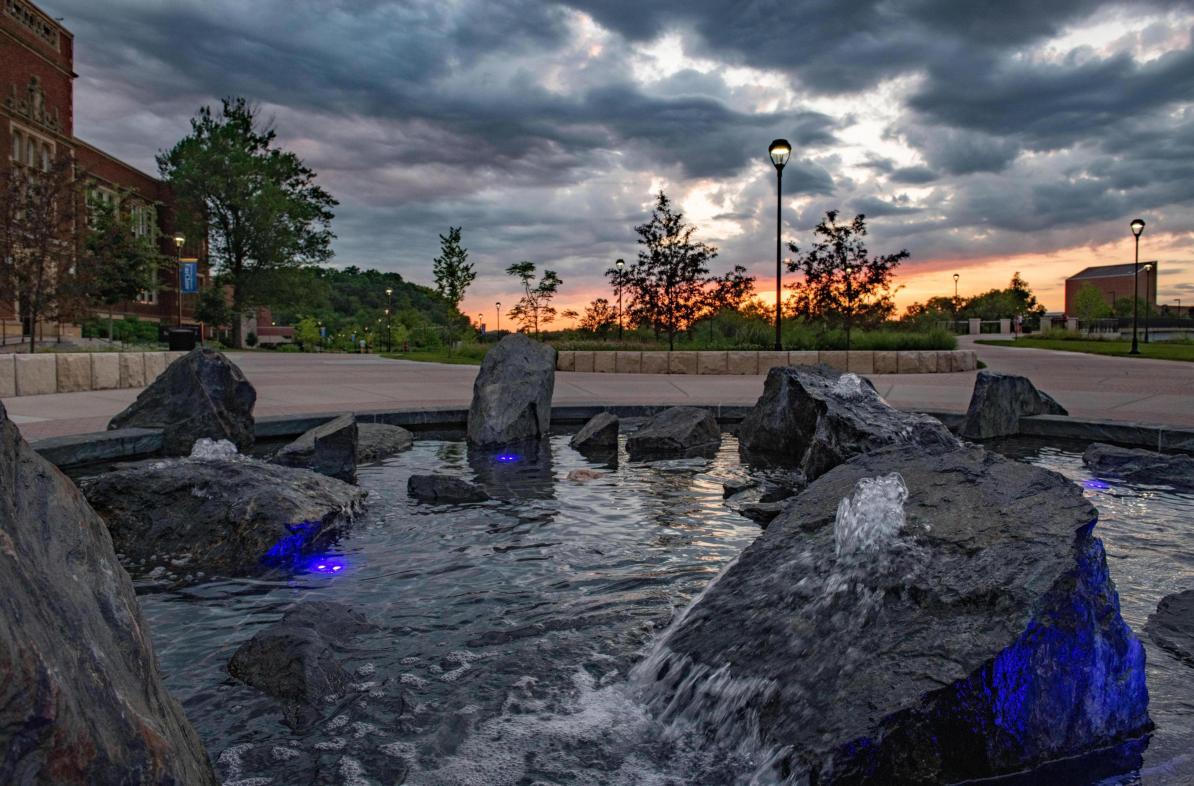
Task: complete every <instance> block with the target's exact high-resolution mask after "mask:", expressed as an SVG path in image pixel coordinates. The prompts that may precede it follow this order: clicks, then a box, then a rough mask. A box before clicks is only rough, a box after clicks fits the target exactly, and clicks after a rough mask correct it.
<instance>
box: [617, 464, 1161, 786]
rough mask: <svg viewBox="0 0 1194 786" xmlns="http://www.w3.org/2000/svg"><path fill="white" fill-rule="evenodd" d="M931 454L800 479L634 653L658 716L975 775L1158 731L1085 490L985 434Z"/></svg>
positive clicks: (795, 756)
mask: <svg viewBox="0 0 1194 786" xmlns="http://www.w3.org/2000/svg"><path fill="white" fill-rule="evenodd" d="M924 453H925V452H924V450H922V449H920V448H915V447H911V448H910V447H895V448H888V449H885V450H882V451H879V452H876V453H873V454H870V455H866V456H861V457H858V458H856V459H854V460H852V461H850V462H849V463H847V464H843V465H841V466H839V467H837V468H835V469H833V470H830V471H829V472H828V473H826V474H825V475H823V476H822V477H821V478H820V479H818V480H817V481H815V482H813V483H812V484H811V485H810V486H809V487H808V488H807V489H805V490H804V491H803V492H802V493H801V495H800V496H799V497H797V498H796V499H795V500H794V501H793V502H792V503H791V505H790V507H788V509H787V512H785V513H784V514H783V515H782V516H781V517H780V518H778V519H776V520H775V521H773V522H772V523H771V525H770V526H769V527H768V528H767V530H766V532H765V533H764V534H763V535H762V536H760V538H759V539H758V540H757V541H755V542H754V543H753V544H752V545H750V546H749V547H747V548H746V550H745V551H744V552H743V553H742V555H741V557H740V558H739V559H738V560H737V562H736V563H734V564H732V565H731V566H730V567H729V568H727V569H726V571H725V572H724V573H723V574H722V575H721V576H720V577H719V578H718V579H717V580H716V581H715V583H714V584H713V585H712V586H711V587H710V588H709V589H708V591H707V592H706V593H705V594H704V595H703V596H702V597H701V598H700V599H699V600H698V602H696V603H695V604H694V605H693V606H692V607H691V608H690V609H689V610H687V611H686V612H685V614H684V616H682V617H681V619H680V620H679V621H678V623H677V624H676V625H675V626H674V628H673V629H672V630H671V631H670V633H668V634H667V635H666V636H665V637H664V639H663V641H662V642H661V644H660V646H659V647H658V648H657V650H656V652H655V653H654V654H653V655H652V656H650V657H649V658H648V659H647V660H646V661H644V663H642V664H641V665H640V666H639V667H638V669H637V670H636V678H637V679H638V680H640V681H641V684H643V686H644V688H643V690H644V695H645V697H646V699H647V701H648V703H649V705H650V706H651V707H652V708H653V709H654V710H655V711H656V713H658V714H659V715H660V716H661V717H662V718H663V719H665V720H672V721H682V722H685V723H689V724H693V725H695V726H696V727H697V728H698V729H702V730H704V732H705V733H706V734H707V735H708V738H709V739H710V740H716V741H718V742H719V743H720V744H722V745H725V746H726V747H727V748H729V747H735V746H741V745H747V746H752V747H753V748H754V749H755V750H756V751H757V754H756V756H755V759H756V761H761V762H766V765H765V767H764V769H767V770H769V773H768V774H767V776H766V777H765V778H764V780H769V779H774V780H782V779H783V778H788V777H791V778H792V779H793V780H792V782H797V779H798V778H799V777H800V775H801V774H805V775H808V776H809V777H812V778H813V779H814V780H815V782H818V783H821V784H825V783H876V784H878V783H913V782H915V783H930V782H954V781H959V780H964V779H968V778H981V777H986V776H990V775H993V774H997V773H1006V772H1012V771H1016V770H1021V769H1024V768H1026V767H1031V766H1034V765H1036V764H1040V763H1042V762H1045V761H1049V760H1053V759H1058V758H1061V757H1064V756H1069V755H1074V754H1079V753H1082V752H1086V751H1091V750H1094V749H1096V748H1100V747H1103V746H1107V745H1110V744H1112V743H1115V742H1116V741H1119V740H1123V739H1126V738H1130V737H1133V736H1136V735H1138V734H1140V733H1142V732H1144V731H1146V730H1147V729H1148V728H1149V727H1150V721H1149V718H1148V694H1147V689H1146V687H1145V674H1144V650H1143V648H1142V646H1141V644H1140V642H1139V641H1138V640H1137V639H1136V638H1135V636H1134V635H1133V633H1132V631H1131V630H1130V629H1129V628H1128V626H1127V625H1126V623H1124V621H1123V620H1122V618H1121V617H1120V614H1119V601H1118V596H1117V595H1116V592H1115V587H1114V584H1113V583H1112V581H1111V578H1110V576H1109V574H1108V570H1107V564H1106V559H1105V556H1104V553H1103V547H1102V543H1101V542H1100V540H1099V539H1098V538H1095V537H1094V536H1093V535H1092V527H1093V522H1094V520H1095V517H1096V512H1095V510H1094V508H1093V507H1092V506H1091V505H1090V504H1089V503H1088V502H1087V501H1086V500H1085V499H1084V498H1083V495H1082V492H1081V490H1080V489H1079V488H1078V487H1077V486H1076V485H1074V484H1073V483H1070V482H1069V481H1067V480H1066V479H1065V478H1063V477H1062V476H1060V475H1058V474H1056V473H1053V472H1049V471H1047V470H1043V469H1039V468H1036V467H1031V466H1027V465H1024V464H1020V463H1017V462H1013V461H1009V460H1006V459H1003V458H1001V457H998V456H996V455H994V454H990V453H987V452H985V451H984V450H983V449H982V448H980V447H977V446H969V447H962V448H956V449H954V450H950V451H944V452H940V453H938V454H936V455H925V454H924ZM891 473H898V474H899V476H900V477H899V478H896V479H894V480H892V479H891V477H890V476H891ZM874 478H880V479H882V480H881V481H867V482H861V481H864V479H874ZM901 478H902V480H901ZM860 482H861V483H860ZM904 487H906V491H903V492H902V495H901V493H900V489H902V488H904ZM893 489H894V491H893ZM880 492H882V493H880ZM903 497H906V499H903ZM843 500H847V501H846V502H843ZM839 506H840V508H839ZM839 510H840V511H841V512H839Z"/></svg>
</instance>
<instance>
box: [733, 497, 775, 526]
mask: <svg viewBox="0 0 1194 786" xmlns="http://www.w3.org/2000/svg"><path fill="white" fill-rule="evenodd" d="M784 507H785V505H784V503H782V502H747V503H745V504H743V505H742V506H741V507H739V508H738V512H739V513H741V514H742V515H743V516H746V517H747V518H748V519H750V520H751V521H754V522H757V523H759V524H760V525H762V527H763V529H767V525H768V524H770V523H771V522H772V521H774V520H775V518H776V516H778V515H779V514H781V513H783V512H784Z"/></svg>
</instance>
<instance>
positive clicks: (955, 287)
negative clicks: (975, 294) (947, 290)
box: [953, 273, 961, 333]
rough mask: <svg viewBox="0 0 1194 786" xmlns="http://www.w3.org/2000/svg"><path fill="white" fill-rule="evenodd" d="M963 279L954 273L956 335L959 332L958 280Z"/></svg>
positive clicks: (954, 326)
mask: <svg viewBox="0 0 1194 786" xmlns="http://www.w3.org/2000/svg"><path fill="white" fill-rule="evenodd" d="M959 278H961V276H959V275H958V274H957V273H954V325H953V329H954V332H955V333H956V332H957V330H958V279H959Z"/></svg>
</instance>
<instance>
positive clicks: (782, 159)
mask: <svg viewBox="0 0 1194 786" xmlns="http://www.w3.org/2000/svg"><path fill="white" fill-rule="evenodd" d="M767 154H768V155H770V156H771V163H773V164H775V168H776V169H779V170H782V169H783V168H784V164H786V163H788V159H789V158H791V157H792V146H791V145H790V144H788V140H786V139H775V140H772V142H771V144H770V145H769V146H768V147H767Z"/></svg>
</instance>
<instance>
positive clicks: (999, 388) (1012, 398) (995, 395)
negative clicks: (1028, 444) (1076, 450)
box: [958, 369, 1069, 439]
mask: <svg viewBox="0 0 1194 786" xmlns="http://www.w3.org/2000/svg"><path fill="white" fill-rule="evenodd" d="M1068 414H1069V413H1068V412H1066V411H1065V408H1064V407H1063V406H1061V405H1060V404H1058V403H1057V402H1056V401H1054V400H1053V398H1052V397H1051V396H1049V395H1048V394H1047V393H1042V392H1041V391H1039V390H1037V389H1036V386H1035V385H1033V384H1032V381H1031V380H1030V379H1028V377H1020V376H1016V375H1015V374H1002V373H1000V372H998V371H988V370H986V369H984V370H982V371H980V372H978V376H977V377H976V378H975V380H974V392H973V393H971V394H970V406H969V407H967V408H966V419H965V420H964V421H963V422H962V427H961V429H960V430H959V431H958V433H959V434H961V435H962V436H963V437H965V438H967V439H990V438H992V437H1008V436H1014V435H1016V434H1018V433H1020V418H1022V417H1028V416H1030V415H1068Z"/></svg>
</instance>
